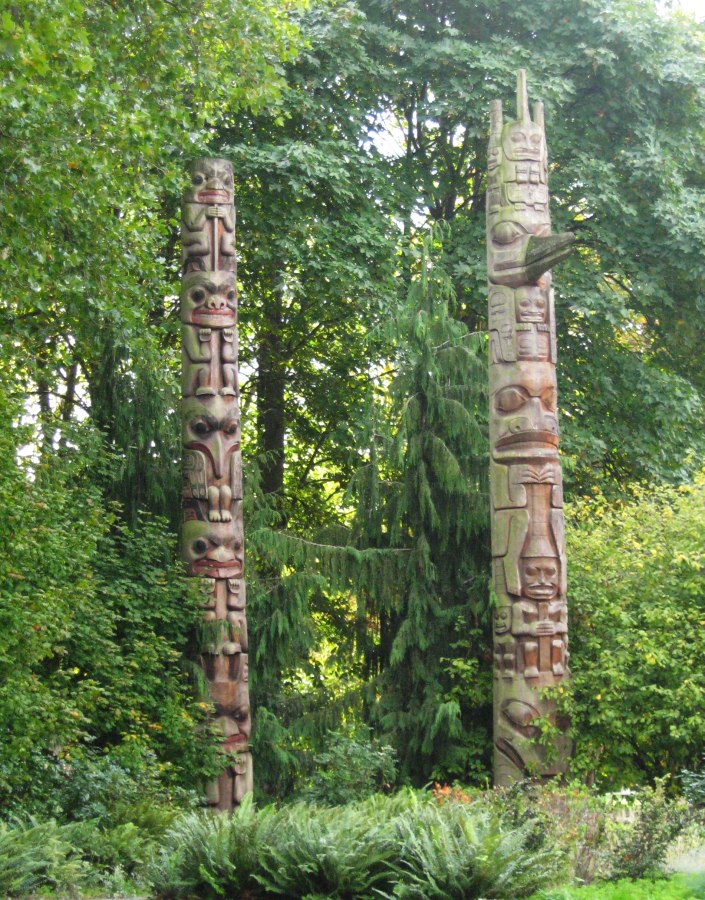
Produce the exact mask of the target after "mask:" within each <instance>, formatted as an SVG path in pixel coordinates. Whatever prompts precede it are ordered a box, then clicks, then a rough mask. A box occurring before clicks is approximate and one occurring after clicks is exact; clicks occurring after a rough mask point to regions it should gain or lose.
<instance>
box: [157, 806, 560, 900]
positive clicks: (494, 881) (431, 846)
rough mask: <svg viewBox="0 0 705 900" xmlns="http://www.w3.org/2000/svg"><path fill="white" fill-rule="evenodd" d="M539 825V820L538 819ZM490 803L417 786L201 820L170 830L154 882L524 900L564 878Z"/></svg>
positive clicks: (250, 892)
mask: <svg viewBox="0 0 705 900" xmlns="http://www.w3.org/2000/svg"><path fill="white" fill-rule="evenodd" d="M531 824H532V823H531ZM530 830H531V828H530V824H526V825H524V826H523V827H522V828H518V829H511V828H507V827H505V826H504V825H503V824H502V823H501V822H500V820H499V819H498V818H497V817H496V816H495V815H494V814H493V813H492V811H491V810H489V809H488V808H487V807H486V806H485V805H484V804H482V803H481V802H476V803H473V804H467V803H459V802H456V801H454V800H445V801H444V802H443V803H442V804H439V803H438V802H437V801H436V800H435V799H434V798H433V797H432V796H431V795H429V794H423V793H416V792H414V791H411V790H406V791H401V792H399V793H397V794H394V795H391V796H383V795H375V796H372V797H369V798H367V799H366V800H363V801H361V802H359V803H355V804H349V805H347V806H341V807H320V806H315V805H312V804H308V803H297V804H294V805H292V806H288V807H283V808H280V809H276V808H274V807H268V808H266V809H264V810H261V811H260V812H255V810H254V809H253V807H252V804H251V802H250V801H249V800H248V801H247V802H246V803H245V804H244V805H243V806H242V807H241V808H240V809H239V810H237V811H236V813H235V815H234V816H233V818H232V819H227V818H224V817H220V816H213V815H210V814H203V813H201V814H189V815H187V816H185V817H184V818H182V819H180V820H179V821H178V822H177V823H176V824H175V826H174V827H173V828H172V829H170V831H169V832H168V834H167V835H166V837H165V838H164V840H163V842H162V846H161V848H160V850H159V853H158V856H157V859H156V860H155V862H154V864H153V865H152V867H151V871H150V876H149V880H150V883H151V885H152V887H153V889H154V890H155V891H156V893H157V894H158V895H159V896H161V897H170V898H177V897H199V898H204V900H206V898H214V897H218V896H238V897H250V898H254V897H264V896H272V895H274V896H280V897H289V898H303V897H306V898H309V900H312V898H314V897H328V898H335V897H338V898H343V897H344V898H349V900H354V898H369V897H372V896H378V897H408V898H411V897H419V898H421V897H429V898H431V897H449V898H452V897H473V896H483V897H487V898H493V897H497V898H501V897H522V896H526V895H527V894H528V893H531V891H532V890H535V889H536V888H537V887H540V886H542V885H547V884H550V883H551V882H552V880H553V879H554V878H555V876H556V873H557V872H558V871H559V869H560V866H561V862H562V855H561V854H560V853H559V852H557V851H556V850H554V849H552V848H551V849H547V848H546V847H540V848H537V849H529V847H528V843H529V837H530Z"/></svg>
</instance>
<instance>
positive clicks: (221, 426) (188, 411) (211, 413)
mask: <svg viewBox="0 0 705 900" xmlns="http://www.w3.org/2000/svg"><path fill="white" fill-rule="evenodd" d="M182 413H183V419H182V422H183V425H182V437H183V442H184V446H185V447H187V448H188V449H189V450H200V451H201V452H202V453H203V454H205V456H206V457H207V458H208V459H209V460H210V463H211V465H212V466H213V475H214V476H215V478H222V477H223V476H224V475H225V474H226V472H227V466H228V461H229V459H230V454H231V453H232V452H233V450H237V449H239V447H240V411H239V409H238V407H237V404H235V403H233V402H228V401H227V400H226V398H224V397H221V396H220V395H216V396H215V397H210V398H209V399H208V405H206V404H205V403H204V402H202V401H201V400H199V399H198V398H197V397H189V398H187V399H186V400H184V401H183V403H182Z"/></svg>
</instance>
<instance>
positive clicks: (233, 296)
mask: <svg viewBox="0 0 705 900" xmlns="http://www.w3.org/2000/svg"><path fill="white" fill-rule="evenodd" d="M234 299H235V291H228V300H234Z"/></svg>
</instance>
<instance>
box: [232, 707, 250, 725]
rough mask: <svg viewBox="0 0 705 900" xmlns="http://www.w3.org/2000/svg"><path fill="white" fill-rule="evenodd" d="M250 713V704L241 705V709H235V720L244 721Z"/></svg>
mask: <svg viewBox="0 0 705 900" xmlns="http://www.w3.org/2000/svg"><path fill="white" fill-rule="evenodd" d="M249 715H250V708H249V706H241V707H240V709H238V710H236V711H235V721H236V722H244V721H245V720H246V719H247V718H248V716H249Z"/></svg>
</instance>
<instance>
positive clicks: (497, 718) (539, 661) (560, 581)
mask: <svg viewBox="0 0 705 900" xmlns="http://www.w3.org/2000/svg"><path fill="white" fill-rule="evenodd" d="M547 164H548V160H547V151H546V137H545V133H544V125H543V104H542V103H535V104H534V107H533V120H532V118H531V116H530V114H529V102H528V96H527V89H526V74H525V72H524V71H523V70H522V71H520V72H519V75H518V79H517V121H514V122H507V123H506V124H505V123H503V121H502V103H501V101H500V100H494V101H492V105H491V131H490V144H489V150H488V183H487V274H488V282H489V286H488V290H489V334H490V367H489V372H490V491H491V498H492V500H491V502H492V514H491V518H492V566H493V573H492V579H493V586H494V592H495V596H496V602H497V607H496V609H495V614H494V758H495V762H494V777H495V783H496V784H498V785H507V784H511V783H512V782H513V781H516V780H519V779H521V778H526V777H528V776H536V777H541V778H547V777H550V776H552V775H557V774H559V773H560V772H562V771H563V770H564V769H565V765H566V762H567V756H568V746H567V740H566V738H565V736H564V731H565V723H562V722H557V721H556V704H555V700H553V699H546V698H545V697H544V696H543V691H544V689H545V688H548V687H554V686H556V685H558V684H559V683H560V682H561V681H562V680H563V679H565V678H566V677H567V675H568V620H567V606H566V561H565V550H564V540H563V532H564V528H563V509H562V507H563V496H562V483H561V466H560V461H559V457H558V419H557V409H556V321H555V315H554V304H553V291H552V290H551V272H550V269H551V266H553V265H555V264H556V263H558V262H560V261H561V260H563V259H565V258H566V257H567V256H568V255H569V253H570V252H571V249H572V242H573V235H572V234H556V235H552V234H551V219H550V213H549V199H548V183H547V168H548V165H547ZM538 719H542V720H548V721H550V722H551V723H552V724H553V725H554V726H557V727H558V732H557V733H558V737H557V739H556V740H555V741H554V742H553V746H552V747H550V748H544V747H542V746H541V745H540V743H539V742H538V741H537V738H538V737H539V734H540V729H539V727H538V723H537V720H538Z"/></svg>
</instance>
